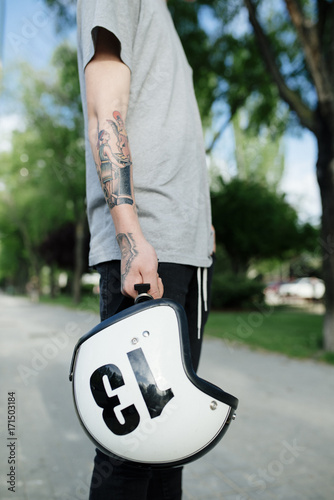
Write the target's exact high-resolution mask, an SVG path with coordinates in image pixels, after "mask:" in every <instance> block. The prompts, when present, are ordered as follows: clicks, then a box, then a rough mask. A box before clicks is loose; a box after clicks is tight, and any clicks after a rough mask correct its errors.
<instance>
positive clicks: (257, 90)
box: [45, 0, 334, 351]
mask: <svg viewBox="0 0 334 500" xmlns="http://www.w3.org/2000/svg"><path fill="white" fill-rule="evenodd" d="M45 1H47V3H48V4H49V5H51V4H56V6H57V5H58V6H59V4H61V5H63V6H66V2H65V0H45ZM70 3H72V4H73V3H74V2H70ZM168 5H169V6H170V9H171V12H172V14H173V17H174V20H175V23H176V26H177V29H178V31H179V33H180V36H181V38H182V41H183V44H184V47H185V50H186V53H187V56H188V58H189V61H190V64H191V66H192V67H193V68H194V81H195V85H196V84H197V82H198V85H197V92H198V97H199V102H200V103H201V102H202V96H203V95H204V96H205V99H204V102H205V104H204V106H201V111H202V116H203V117H204V118H207V117H210V115H211V113H212V111H211V110H212V109H217V103H221V102H223V103H226V104H227V105H228V107H229V114H230V117H233V116H234V114H235V113H236V111H237V110H238V109H239V108H240V107H243V106H244V105H245V103H246V102H248V103H251V105H252V108H253V109H252V114H251V120H250V126H251V127H252V128H253V129H255V130H260V128H261V126H262V125H263V124H266V125H268V124H272V123H276V124H277V125H280V126H281V127H282V130H285V128H286V127H287V126H290V127H291V126H294V127H296V126H300V127H302V128H306V129H308V130H309V131H311V132H312V133H313V134H314V136H315V138H316V140H317V144H318V159H317V165H316V169H317V177H318V183H319V188H320V193H321V200H322V230H321V246H322V249H323V278H324V281H325V284H326V298H325V302H326V313H325V321H324V346H325V348H326V349H327V350H329V351H334V64H333V55H334V2H333V1H332V0H272V1H270V0H197V1H196V2H194V3H186V2H180V1H179V0H169V2H168ZM245 13H246V14H247V15H248V20H249V24H247V23H246V22H245ZM203 54H204V56H203ZM202 56H203V57H202ZM205 75H207V78H205ZM199 82H200V83H199ZM203 82H204V83H207V85H204V86H203ZM213 103H215V106H213V107H212V106H211V105H212V104H213ZM287 111H289V120H288V122H287V120H286V112H287ZM225 124H226V121H225V123H224V124H223V126H222V127H221V129H218V130H217V131H216V133H215V134H214V137H213V141H212V143H211V145H210V147H209V149H211V148H212V146H213V144H214V143H215V141H216V140H217V138H219V136H220V133H221V131H222V130H223V128H224V127H225Z"/></svg>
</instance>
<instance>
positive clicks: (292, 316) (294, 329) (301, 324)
mask: <svg viewBox="0 0 334 500" xmlns="http://www.w3.org/2000/svg"><path fill="white" fill-rule="evenodd" d="M322 323H323V317H322V316H321V315H319V314H312V313H311V312H310V313H309V312H305V311H300V310H299V311H298V310H291V309H285V310H280V309H276V308H274V307H271V306H266V305H264V306H260V307H258V308H257V310H255V311H251V312H228V313H225V312H224V313H222V312H216V311H213V312H211V313H210V315H209V319H208V323H207V325H206V329H205V333H206V335H212V336H215V337H218V338H221V339H225V340H226V341H227V342H228V343H229V346H230V347H231V348H233V345H234V344H240V343H245V344H248V345H250V346H252V347H254V348H261V349H267V350H268V351H274V352H280V353H282V354H285V355H287V356H293V357H298V358H310V357H312V358H315V359H323V360H324V361H327V362H332V363H333V361H334V360H333V356H332V355H331V354H330V353H327V354H324V353H323V351H322V333H321V330H322Z"/></svg>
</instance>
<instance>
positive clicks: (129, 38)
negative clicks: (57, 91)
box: [77, 0, 141, 71]
mask: <svg viewBox="0 0 334 500" xmlns="http://www.w3.org/2000/svg"><path fill="white" fill-rule="evenodd" d="M140 4H141V0H79V1H78V4H77V24H78V26H77V29H78V44H79V46H80V47H81V51H82V63H83V68H85V67H86V66H87V64H88V63H89V61H90V60H91V59H92V57H93V56H94V53H95V45H96V36H97V32H98V29H99V28H105V29H106V30H108V31H110V32H111V33H113V34H114V35H115V36H116V37H117V38H118V40H119V42H120V46H121V59H122V61H123V62H124V63H125V64H126V65H127V66H128V67H129V69H130V71H131V70H132V54H133V45H134V41H135V36H136V31H137V26H138V20H139V14H140Z"/></svg>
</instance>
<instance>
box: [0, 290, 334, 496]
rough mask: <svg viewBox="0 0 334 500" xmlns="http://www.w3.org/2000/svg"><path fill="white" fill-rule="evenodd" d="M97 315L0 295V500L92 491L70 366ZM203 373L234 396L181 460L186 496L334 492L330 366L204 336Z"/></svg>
mask: <svg viewBox="0 0 334 500" xmlns="http://www.w3.org/2000/svg"><path fill="white" fill-rule="evenodd" d="M264 321H265V319H264ZM97 323H98V317H97V316H96V315H94V314H92V313H89V312H85V311H76V310H71V309H67V308H64V307H58V306H49V305H42V304H38V303H32V302H31V301H29V300H28V299H25V298H16V297H10V296H6V295H0V332H1V349H0V375H1V377H0V384H1V391H0V398H1V400H0V422H1V423H0V425H1V434H0V438H1V439H0V471H1V478H0V498H1V499H2V500H9V499H10V500H13V499H14V500H56V499H62V500H84V499H87V498H88V489H89V483H90V475H91V470H92V461H93V456H94V446H93V444H91V442H90V440H89V439H88V438H87V436H86V435H85V433H84V432H83V430H82V428H81V426H80V424H79V422H78V420H77V417H76V414H75V411H74V406H73V401H72V393H71V384H70V382H69V380H68V372H69V365H70V360H71V356H72V352H73V348H74V345H75V344H76V341H77V339H78V338H79V337H80V336H81V335H83V334H84V333H86V332H87V331H89V330H90V329H91V328H92V327H93V326H95V324H97ZM199 374H200V376H202V377H203V378H204V379H206V380H209V381H210V382H213V383H215V384H216V385H218V386H220V387H222V388H223V389H224V390H226V391H227V392H230V393H231V394H233V395H235V396H237V397H238V398H239V400H240V403H239V408H238V412H237V418H236V420H235V421H234V422H233V423H232V424H231V426H230V429H229V430H228V432H227V433H226V435H225V436H224V437H223V439H222V440H221V441H220V443H219V444H218V445H217V446H216V447H215V448H214V449H213V450H212V451H211V452H209V453H208V454H207V455H205V456H204V457H202V458H201V459H199V460H197V461H195V462H193V463H192V464H189V465H187V466H186V467H185V470H184V495H183V498H184V500H211V499H221V500H253V499H254V500H255V499H256V500H257V499H259V500H261V499H265V500H278V499H281V500H333V498H334V474H333V472H334V432H333V430H334V425H333V424H334V417H333V415H334V367H333V366H329V365H325V364H322V363H318V362H313V361H299V360H293V359H289V358H286V357H285V356H281V355H276V354H272V353H266V352H263V351H258V350H250V349H248V348H246V347H240V346H238V345H237V344H234V343H227V342H224V341H221V340H217V339H211V338H205V340H204V345H203V354H202V359H201V365H200V370H199ZM12 415H14V418H13V417H12Z"/></svg>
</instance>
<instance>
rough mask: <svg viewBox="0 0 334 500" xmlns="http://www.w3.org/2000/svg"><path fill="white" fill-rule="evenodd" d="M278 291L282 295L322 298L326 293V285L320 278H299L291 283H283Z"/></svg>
mask: <svg viewBox="0 0 334 500" xmlns="http://www.w3.org/2000/svg"><path fill="white" fill-rule="evenodd" d="M278 293H279V295H280V296H281V297H287V296H289V297H300V298H302V299H322V297H323V296H324V293H325V285H324V282H323V281H322V280H320V279H318V278H299V279H297V280H295V281H292V282H291V283H283V284H282V285H281V286H280V287H279V290H278Z"/></svg>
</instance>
